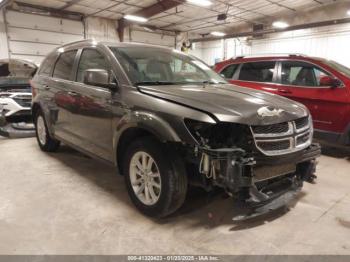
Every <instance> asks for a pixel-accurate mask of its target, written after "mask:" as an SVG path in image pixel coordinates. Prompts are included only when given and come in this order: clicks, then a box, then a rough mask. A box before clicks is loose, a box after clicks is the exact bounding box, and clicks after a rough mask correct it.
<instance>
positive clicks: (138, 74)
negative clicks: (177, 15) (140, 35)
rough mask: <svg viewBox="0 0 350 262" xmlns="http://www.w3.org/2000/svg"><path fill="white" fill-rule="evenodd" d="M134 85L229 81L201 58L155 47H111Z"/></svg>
mask: <svg viewBox="0 0 350 262" xmlns="http://www.w3.org/2000/svg"><path fill="white" fill-rule="evenodd" d="M110 48H111V50H112V52H113V53H114V55H115V56H116V58H117V59H118V61H119V62H120V63H121V65H122V67H123V69H124V70H125V72H126V74H127V75H128V77H129V79H130V80H131V81H132V82H133V83H134V84H148V85H154V84H167V85H172V84H174V85H175V84H197V83H203V82H208V83H215V84H218V83H227V82H226V81H225V80H224V79H223V78H222V77H221V76H220V75H218V74H217V73H216V72H214V71H213V70H212V69H211V68H209V67H208V66H207V65H206V64H205V63H203V62H201V61H200V60H198V59H196V58H194V57H192V56H188V55H185V54H183V53H180V52H178V51H172V50H167V49H162V48H156V47H144V46H142V47H141V46H130V47H110Z"/></svg>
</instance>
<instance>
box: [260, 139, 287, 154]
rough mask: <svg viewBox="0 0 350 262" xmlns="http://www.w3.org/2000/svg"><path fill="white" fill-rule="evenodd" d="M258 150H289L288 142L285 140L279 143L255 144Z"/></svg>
mask: <svg viewBox="0 0 350 262" xmlns="http://www.w3.org/2000/svg"><path fill="white" fill-rule="evenodd" d="M256 144H257V146H258V147H259V148H261V149H262V150H264V151H277V150H278V151H279V150H287V149H289V148H290V140H289V139H285V140H281V141H259V142H257V143H256Z"/></svg>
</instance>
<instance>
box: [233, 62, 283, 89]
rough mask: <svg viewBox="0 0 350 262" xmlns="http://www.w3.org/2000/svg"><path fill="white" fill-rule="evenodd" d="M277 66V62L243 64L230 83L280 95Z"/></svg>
mask: <svg viewBox="0 0 350 262" xmlns="http://www.w3.org/2000/svg"><path fill="white" fill-rule="evenodd" d="M276 79H277V64H276V62H275V61H259V62H248V63H243V64H241V65H240V66H239V68H238V69H237V70H236V71H235V73H234V75H233V78H232V79H231V80H229V81H230V83H232V84H235V85H239V86H244V87H249V88H254V89H258V90H263V91H267V92H272V93H278V88H279V87H278V85H277V84H276Z"/></svg>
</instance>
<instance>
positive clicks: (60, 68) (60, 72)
mask: <svg viewBox="0 0 350 262" xmlns="http://www.w3.org/2000/svg"><path fill="white" fill-rule="evenodd" d="M76 54H77V50H73V51H67V52H65V53H62V54H61V55H60V57H59V58H58V60H57V62H56V66H55V69H54V71H53V77H55V78H60V79H64V80H70V77H71V74H72V69H73V65H74V59H75V56H76Z"/></svg>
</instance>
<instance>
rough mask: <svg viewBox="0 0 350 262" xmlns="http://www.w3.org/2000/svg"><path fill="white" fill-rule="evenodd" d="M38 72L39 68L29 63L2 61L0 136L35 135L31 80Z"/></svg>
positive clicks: (15, 60)
mask: <svg viewBox="0 0 350 262" xmlns="http://www.w3.org/2000/svg"><path fill="white" fill-rule="evenodd" d="M36 70H37V66H36V65H35V64H33V63H31V62H28V61H24V60H18V59H10V60H0V135H2V136H7V137H27V136H32V135H34V126H33V124H32V116H31V101H32V94H31V88H30V84H29V80H30V79H31V77H32V76H33V75H34V74H35V72H36Z"/></svg>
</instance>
